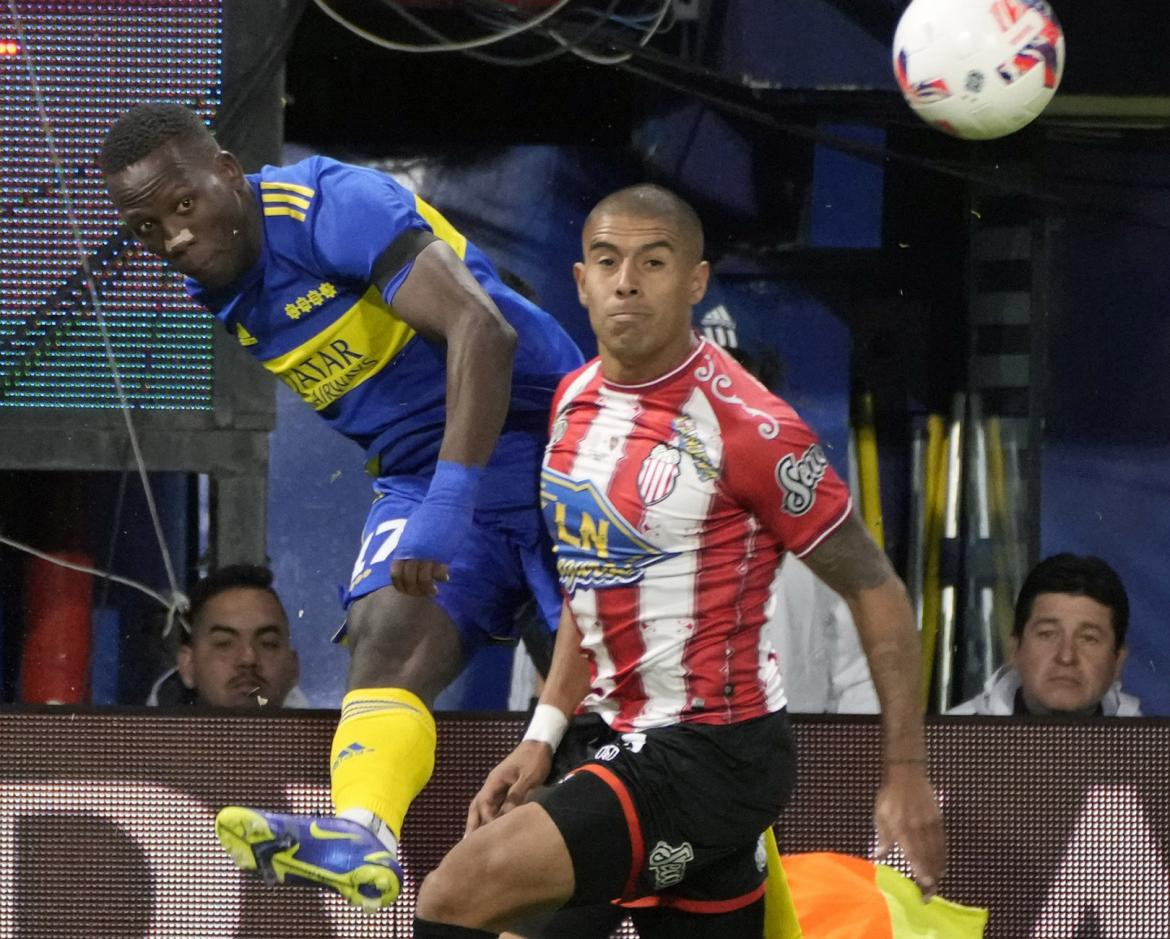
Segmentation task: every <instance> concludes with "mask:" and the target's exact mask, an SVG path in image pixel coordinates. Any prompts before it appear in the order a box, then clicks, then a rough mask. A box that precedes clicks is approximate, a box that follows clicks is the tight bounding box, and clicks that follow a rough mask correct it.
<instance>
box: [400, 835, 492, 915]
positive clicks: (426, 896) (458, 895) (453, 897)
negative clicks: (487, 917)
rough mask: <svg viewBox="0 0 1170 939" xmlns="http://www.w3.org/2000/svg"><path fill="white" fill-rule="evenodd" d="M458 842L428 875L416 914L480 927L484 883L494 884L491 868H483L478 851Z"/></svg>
mask: <svg viewBox="0 0 1170 939" xmlns="http://www.w3.org/2000/svg"><path fill="white" fill-rule="evenodd" d="M462 847H463V846H462V845H457V846H456V847H455V848H454V849H453V850H452V851H451V852H449V853H448V854H447V856H446V857H445V858H443V861H442V863H441V864H440V865H439V866H438V867H437V868H435V869H434V870H433V871H431V872H430V873H429V874H427V876H426V879H425V880H423V882H422V886H421V887H420V888H419V891H418V905H417V913H418V916H419V917H420V918H422V919H427V920H432V921H433V922H437V923H452V924H455V925H460V926H478V925H480V923H479V922H478V917H479V916H482V914H483V913H484V912H485V910H484V903H483V902H482V898H481V897H480V896H479V892H480V888H481V885H484V884H493V883H495V878H494V877H493V876H492V874H493V872H492V871H491V869H490V868H488V869H484V867H483V860H482V859H481V858H480V857H479V855H478V853H477V852H470V851H462V850H460V849H461V848H462Z"/></svg>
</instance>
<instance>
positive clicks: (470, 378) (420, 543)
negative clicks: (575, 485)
mask: <svg viewBox="0 0 1170 939" xmlns="http://www.w3.org/2000/svg"><path fill="white" fill-rule="evenodd" d="M379 286H381V285H379ZM394 311H395V313H397V314H398V316H399V317H400V318H401V319H402V320H403V321H404V322H406V323H407V324H408V325H410V326H411V327H412V328H413V329H414V330H415V331H417V332H418V333H419V334H420V335H422V336H425V337H426V338H428V339H430V340H432V341H434V342H438V343H442V344H443V345H444V346H445V347H446V356H447V425H446V428H445V430H444V433H443V442H442V445H441V447H440V448H439V465H438V468H437V470H436V475H435V483H434V484H432V487H431V491H430V492H429V493H428V496H427V501H426V502H424V504H423V506H422V507H420V509H419V512H424V510H425V513H426V514H424V515H421V516H420V515H419V514H418V513H417V512H416V515H415V516H412V518H411V523H408V524H407V527H406V530H405V531H404V533H403V537H402V541H401V542H400V543H399V549H398V551H397V552H396V560H395V561H394V564H393V567H392V568H391V574H392V577H393V580H394V586H395V587H397V588H398V589H399V590H401V591H403V592H404V593H408V594H411V595H412V596H433V595H434V594H435V593H436V592H437V588H436V586H435V584H436V582H441V581H444V580H446V579H447V564H448V563H449V562H450V561H451V558H452V556H453V555H454V553H455V549H456V548H457V547H458V541H459V540H461V537H462V535H464V534H466V525H467V524H469V522H470V517H471V512H472V510H473V509H474V506H475V492H476V490H477V488H478V480H479V476H480V474H481V473H482V468H483V466H484V465H485V464H486V463H487V461H488V458H489V457H490V456H491V453H492V449H493V448H494V447H495V445H496V440H497V439H498V437H499V435H500V428H501V427H502V426H503V424H504V418H505V416H506V415H507V413H508V401H509V398H510V395H511V387H512V353H513V350H514V348H515V346H516V333H515V331H514V330H513V329H512V327H511V326H510V325H509V324H508V322H507V320H505V319H504V317H503V315H501V313H500V311H499V310H498V309H497V308H496V305H495V304H494V303H493V302H492V300H491V298H490V297H489V296H488V295H487V293H486V292H485V291H484V289H483V288H482V287H481V286H480V285H479V283H478V282H477V281H476V280H475V278H474V277H473V276H472V275H471V272H470V271H469V270H468V269H467V267H466V265H464V263H463V262H462V261H461V260H460V259H459V258H458V256H457V255H456V254H455V252H454V251H453V250H452V249H451V248H450V247H449V246H448V245H447V244H445V243H444V242H442V241H437V240H436V241H431V242H430V243H429V244H427V245H426V246H425V247H423V248H422V250H420V251H419V252H418V255H417V256H416V257H415V259H414V265H413V267H412V269H411V271H410V273H409V274H408V275H407V277H406V279H405V280H404V281H403V283H402V285H401V286H400V287H399V288H398V290H397V292H396V293H395V294H394Z"/></svg>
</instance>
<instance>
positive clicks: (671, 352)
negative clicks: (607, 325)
mask: <svg viewBox="0 0 1170 939" xmlns="http://www.w3.org/2000/svg"><path fill="white" fill-rule="evenodd" d="M699 342H700V340H699V337H698V336H696V335H695V334H694V333H693V332H691V331H689V330H688V331H687V335H686V340H685V342H684V341H680V342H678V343H672V344H671V345H670V346H668V347H666V348H664V349H662V350H661V351H660V352H658V353H656V354H655V355H653V356H648V357H646V358H639V357H633V356H631V357H622V356H621V355H620V353H617V352H614V351H610V350H607V349H605V348H604V347H602V348H601V349H600V355H601V374H602V377H603V378H605V380H606V381H609V382H613V383H614V384H615V385H648V384H650V383H652V382H655V381H657V380H658V379H660V378H664V377H666V376H667V375H669V374H670V373H671V372H673V371H674V370H675V369H677V368H678V367H679V366H680V365H682V364H683V363H684V362H685V361H686V360H687V359H689V358H690V357H691V355H692V354H693V353H694V351H695V349H696V347H697V346H698V345H699Z"/></svg>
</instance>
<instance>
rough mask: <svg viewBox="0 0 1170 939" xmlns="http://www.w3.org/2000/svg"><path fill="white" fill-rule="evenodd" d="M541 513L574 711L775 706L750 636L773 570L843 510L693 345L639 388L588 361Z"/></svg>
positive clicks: (565, 390)
mask: <svg viewBox="0 0 1170 939" xmlns="http://www.w3.org/2000/svg"><path fill="white" fill-rule="evenodd" d="M541 504H542V508H543V510H544V514H545V519H546V521H547V523H548V525H549V530H550V531H551V533H552V537H553V543H554V546H555V547H554V550H555V552H556V557H557V570H558V573H559V575H560V579H561V585H562V587H563V588H564V591H565V593H566V596H567V597H568V601H569V604H570V606H571V608H572V610H573V614H574V615H575V617H576V620H577V625H578V627H579V629H580V630H581V634H582V649H583V651H584V652H585V654H586V656H587V657H588V659H589V662H590V671H591V688H590V691H589V694H588V695H587V697H586V698H585V701H584V707H585V708H587V709H588V710H591V711H595V712H597V713H599V714H601V715H602V716H603V717H604V718H605V719H606V720H607V721H608V722H609V723H610V725H611V726H613V727H614V728H615V729H616V730H620V731H631V730H644V729H646V728H649V727H660V726H663V725H667V724H675V723H680V722H694V723H705V724H729V723H734V722H737V721H743V720H748V719H750V718H753V717H759V716H761V715H763V714H766V713H768V712H771V711H777V710H779V709H780V708H782V707H783V706H784V704H785V697H784V689H783V686H782V683H781V676H780V670H779V667H778V663H777V661H776V655H775V653H774V652H773V651H772V648H771V646H770V644H768V643H767V641H766V640H765V639H763V638H762V636H761V627H762V625H763V623H764V607H765V604H766V602H767V600H768V595H769V587H770V585H771V583H772V577H773V574H774V573H775V571H776V567H777V565H778V564H779V561H780V558H781V556H782V555H783V553H784V552H785V551H791V552H793V553H794V554H796V555H803V554H806V553H807V552H809V551H811V550H812V549H813V548H815V547H816V546H817V545H818V544H819V543H820V542H821V541H822V540H824V538H826V537H827V536H828V535H829V534H830V533H831V532H832V531H833V530H834V529H835V528H836V527H837V526H839V525H840V524H841V523H842V522H844V521H845V519H846V518H847V517H848V515H849V513H850V511H851V510H852V506H851V502H850V498H849V490H848V487H847V486H846V485H845V484H844V483H843V482H842V481H841V479H840V477H838V476H837V474H836V473H835V472H834V471H833V469H832V468H831V467H830V466H829V464H828V462H827V461H826V460H825V456H824V453H823V451H822V450H821V447H820V444H819V443H818V442H817V439H816V436H815V435H814V434H813V432H812V431H811V430H810V429H809V428H808V427H807V426H806V425H805V424H804V422H803V421H802V420H801V419H800V418H799V417H798V416H797V414H796V412H795V411H793V410H792V408H790V407H789V406H788V405H787V404H785V403H784V402H783V401H781V400H780V399H779V398H777V397H776V396H775V395H773V394H772V393H771V392H769V391H768V390H767V389H766V388H765V387H764V386H763V385H761V384H760V383H759V382H757V381H756V380H755V379H754V378H753V377H752V376H751V375H750V374H748V373H747V372H746V371H745V370H744V369H743V368H742V367H741V366H740V365H739V363H737V362H736V361H735V360H734V359H733V358H731V357H730V356H729V355H727V353H725V352H724V351H723V350H721V349H719V348H718V347H717V346H715V345H714V344H712V343H710V342H708V341H707V340H700V341H699V343H698V345H697V347H696V348H695V350H694V352H693V353H692V354H691V356H690V357H689V358H688V359H687V360H686V361H685V362H684V363H683V364H682V365H680V366H679V367H678V368H676V369H675V370H674V371H672V372H670V373H669V374H668V375H664V376H663V377H661V378H659V379H657V380H656V381H653V382H650V383H647V384H643V385H632V386H631V385H618V384H615V383H613V382H609V381H606V380H605V379H604V378H603V377H602V375H601V362H600V360H599V359H594V360H593V361H592V362H589V363H587V364H586V365H584V366H583V367H581V368H580V369H578V370H577V371H575V372H572V373H570V374H569V375H567V376H566V377H565V378H564V380H563V381H562V382H561V385H560V387H559V388H558V390H557V394H556V397H555V399H554V402H553V416H552V432H551V439H550V441H549V445H548V449H547V451H546V453H545V461H544V468H543V472H542V474H541Z"/></svg>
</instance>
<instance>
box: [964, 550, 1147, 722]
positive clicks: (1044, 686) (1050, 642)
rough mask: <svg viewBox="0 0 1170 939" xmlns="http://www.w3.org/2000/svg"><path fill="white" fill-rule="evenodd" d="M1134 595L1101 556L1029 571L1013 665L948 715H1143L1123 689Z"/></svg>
mask: <svg viewBox="0 0 1170 939" xmlns="http://www.w3.org/2000/svg"><path fill="white" fill-rule="evenodd" d="M1128 628H1129V597H1128V596H1127V595H1126V592H1125V587H1124V586H1123V585H1122V583H1121V578H1120V577H1119V576H1118V575H1117V572H1116V571H1114V570H1113V568H1112V567H1110V566H1109V565H1108V564H1106V563H1105V562H1104V561H1102V560H1101V559H1100V558H1096V557H1089V556H1081V555H1076V554H1055V555H1053V556H1052V557H1049V558H1045V559H1044V560H1043V561H1041V562H1040V563H1039V564H1037V565H1036V566H1035V567H1034V568H1032V570H1031V572H1029V574H1028V576H1027V578H1026V579H1025V580H1024V586H1023V587H1021V588H1020V595H1019V597H1018V598H1017V600H1016V613H1015V620H1014V622H1013V624H1012V657H1011V662H1010V663H1008V664H1006V665H1004V666H1002V667H1001V668H999V669H998V670H997V671H996V672H995V673H994V674H993V675H992V676H991V677H990V678H988V680H987V684H986V685H984V688H983V691H981V692H980V693H979V694H977V695H976V696H975V697H973V698H971V699H970V700H969V701H964V702H963V703H962V704H960V705H957V706H956V707H953V708H951V710H950V711H948V712H947V713H948V714H992V715H1008V714H1065V715H1070V716H1084V717H1090V716H1095V715H1096V716H1105V717H1139V716H1140V715H1141V713H1142V711H1141V702H1140V701H1138V699H1137V698H1135V697H1134V696H1133V695H1130V694H1126V693H1125V692H1123V691H1122V690H1121V670H1122V668H1123V667H1124V665H1125V657H1126V653H1127V651H1128V650H1127V648H1126V645H1125V634H1126V631H1127V630H1128Z"/></svg>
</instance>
